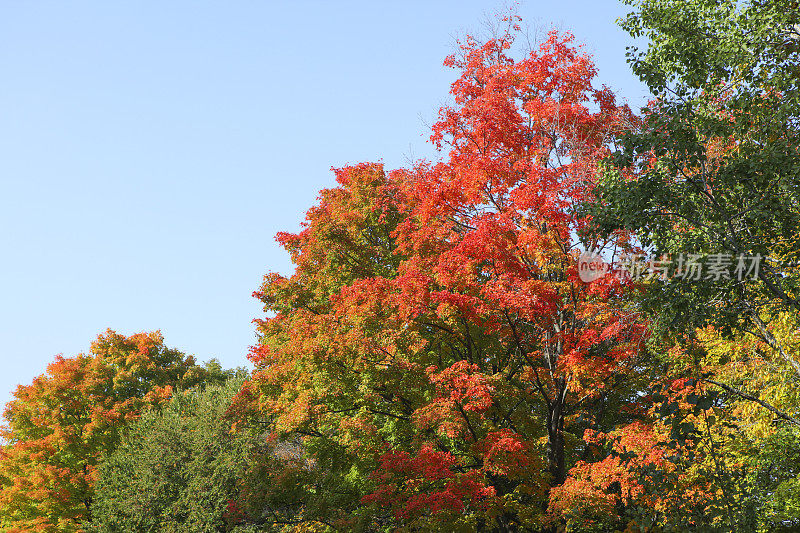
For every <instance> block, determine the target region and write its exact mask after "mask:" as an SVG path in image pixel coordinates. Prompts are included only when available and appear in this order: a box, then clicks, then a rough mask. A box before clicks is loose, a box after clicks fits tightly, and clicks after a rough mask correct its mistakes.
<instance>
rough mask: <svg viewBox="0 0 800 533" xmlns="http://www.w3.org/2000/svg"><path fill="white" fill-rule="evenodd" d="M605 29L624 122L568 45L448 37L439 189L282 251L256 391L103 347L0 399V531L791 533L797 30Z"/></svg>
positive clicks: (322, 217) (411, 191)
mask: <svg viewBox="0 0 800 533" xmlns="http://www.w3.org/2000/svg"><path fill="white" fill-rule="evenodd" d="M625 2H626V3H627V4H629V5H631V6H632V7H633V11H632V12H631V13H630V14H629V15H628V16H627V17H625V18H623V19H622V20H621V24H622V26H623V28H625V29H626V30H627V31H628V32H629V33H630V34H631V35H632V37H634V38H644V39H646V41H647V45H646V46H647V47H646V49H645V50H644V51H640V50H638V49H636V48H631V50H630V53H629V62H630V64H631V66H632V68H633V70H634V72H635V73H636V74H637V75H638V76H639V77H640V78H641V79H642V81H643V82H645V83H646V84H647V85H648V87H649V88H650V90H651V92H652V94H653V97H654V98H653V100H652V101H651V102H650V103H649V104H648V106H647V107H646V108H644V109H643V110H642V113H641V115H637V114H634V113H633V112H632V111H631V110H630V109H628V107H627V106H624V105H620V104H619V103H618V102H617V99H616V98H615V96H614V94H613V93H612V92H611V91H610V90H609V89H608V88H606V87H603V86H598V85H597V84H596V81H595V76H596V74H597V73H596V70H595V67H594V66H593V64H592V60H591V57H590V56H589V55H588V54H586V53H585V52H584V51H583V50H582V49H581V47H579V46H577V45H576V44H575V43H574V39H573V37H572V36H571V35H569V34H564V33H558V32H552V33H550V34H548V35H547V37H546V38H545V39H544V40H543V41H542V42H541V43H539V45H538V46H537V47H535V48H534V49H531V50H527V51H524V52H520V51H516V48H515V37H516V36H517V35H518V33H519V27H518V26H517V23H518V20H519V19H518V18H517V17H515V16H510V17H506V18H504V19H502V25H501V26H500V27H498V28H496V29H495V30H496V31H495V32H494V34H493V36H492V38H489V39H486V40H479V39H476V38H472V37H467V38H466V39H464V40H463V41H461V42H460V43H459V47H458V50H457V51H456V53H455V54H453V55H452V56H450V57H448V58H447V59H446V62H445V64H446V65H447V66H449V67H451V68H453V69H455V71H456V72H457V78H456V80H455V82H454V83H453V84H452V86H451V97H452V98H451V103H450V104H449V105H446V106H444V107H443V108H442V109H441V110H440V113H439V117H438V120H437V121H436V123H435V124H434V125H433V128H432V136H431V142H432V143H434V145H435V146H436V147H437V148H438V150H439V154H440V157H439V159H438V160H437V161H434V162H427V161H420V162H416V163H415V164H413V165H412V166H411V167H410V168H407V169H399V170H393V171H388V170H386V169H384V167H383V165H381V164H375V163H362V164H358V165H350V166H346V167H344V168H339V169H335V170H334V173H335V177H336V185H335V186H334V187H332V188H329V189H325V190H323V191H321V193H320V196H319V200H318V202H317V204H316V205H315V206H313V207H312V208H311V209H310V210H309V211H308V212H307V214H306V218H305V221H304V223H303V226H302V229H301V231H299V232H298V233H296V234H289V233H281V234H279V235H278V237H277V239H278V242H279V243H280V244H281V245H282V246H283V247H284V248H285V249H286V250H287V252H288V253H289V255H290V257H291V259H292V262H293V264H294V270H293V272H292V273H291V274H289V275H281V274H279V273H270V274H267V275H266V276H265V278H264V282H263V284H262V286H261V287H260V288H259V290H257V291H256V292H255V293H254V296H255V297H257V298H258V299H259V300H260V301H261V302H262V303H263V305H264V310H265V316H264V317H263V318H261V319H258V320H256V323H257V332H258V335H259V340H258V343H257V344H256V345H255V346H254V347H253V348H252V350H251V353H250V356H249V357H250V360H251V362H252V363H253V365H254V370H253V372H252V375H246V373H244V372H242V371H240V372H232V371H227V372H226V371H223V370H222V369H221V368H220V367H219V365H218V364H210V365H207V366H206V367H199V366H197V365H195V364H194V361H193V360H192V359H191V358H187V357H185V356H184V355H183V354H182V353H180V352H178V351H176V350H171V349H168V348H166V347H165V346H164V345H163V340H162V339H161V337H160V336H159V335H158V334H139V335H134V336H132V337H124V336H121V335H118V334H116V333H114V332H111V331H109V332H107V333H106V334H104V335H101V336H100V337H98V340H97V341H96V342H95V343H94V344H93V345H92V350H91V353H90V354H89V355H79V356H77V357H74V358H61V357H59V358H58V359H57V360H56V362H54V363H53V364H52V365H51V366H50V367H49V368H48V371H47V373H46V374H44V375H43V376H40V377H39V378H37V379H36V380H34V382H33V384H32V385H30V386H20V387H19V389H18V390H17V392H16V393H15V399H14V400H13V401H12V402H10V403H9V405H8V408H7V410H6V413H5V418H6V427H5V430H4V433H3V436H4V439H5V443H4V445H3V448H2V450H0V527H2V529H3V530H4V531H31V530H40V531H101V532H112V531H242V532H244V531H252V532H255V531H275V532H278V531H282V532H290V531H291V532H294V531H298V532H299V531H318V532H323V531H325V532H327V531H340V530H342V531H539V532H556V531H559V532H560V531H631V532H633V531H653V532H655V531H720V532H722V531H737V532H738V531H753V532H756V531H758V532H766V531H795V530H797V529H798V528H800V386H798V385H799V384H800V305H798V298H800V295H798V283H800V274H799V271H798V268H797V265H798V261H800V231H799V230H798V227H799V224H800V197H798V191H800V148H798V140H800V130H798V127H799V126H800V123H799V122H798V120H800V92H798V91H799V88H798V83H797V79H798V74H800V33H798V31H800V13H799V12H798V5H797V2H796V0H749V1H744V2H737V1H734V0H625ZM589 249H591V250H595V251H599V252H600V253H602V254H605V255H606V256H607V258H608V257H609V256H611V255H613V257H614V258H618V257H619V256H620V254H645V255H649V258H650V262H649V265H650V266H651V268H653V269H655V265H656V263H657V262H660V263H663V264H667V265H668V266H667V267H666V268H665V269H664V270H663V271H659V272H658V275H655V273H656V272H655V271H654V272H653V274H654V275H649V276H644V277H638V276H630V275H626V274H625V272H621V271H618V270H617V271H611V272H608V274H607V275H602V273H603V272H605V271H597V272H596V273H599V274H601V275H598V276H590V277H586V276H585V274H586V272H585V271H584V270H581V268H580V267H579V265H580V264H582V263H581V261H582V260H583V259H581V258H582V257H585V254H583V255H582V252H584V251H586V250H589ZM745 256H746V257H748V258H749V260H750V263H749V265H747V266H749V267H750V268H746V269H745V270H744V271H742V272H740V274H744V275H737V274H736V270H734V268H737V267H739V268H740V267H741V265H737V264H736V261H737V258H743V257H745ZM592 257H593V259H594V260H597V259H598V258H599V257H600V256H597V255H595V256H592ZM687 257H691V258H692V261H694V262H695V263H696V264H697V265H699V266H700V267H701V270H700V271H701V272H702V268H706V269H711V270H705V272H706V273H708V272H712V274H710V275H696V276H694V275H693V276H689V275H686V263H685V261H686V259H687ZM723 258H730V259H723ZM752 258H758V259H759V260H760V261H761V262H760V268H752V267H753V264H754V263H753V262H752ZM656 259H657V260H658V261H657V260H656ZM673 260H677V261H673ZM726 261H727V262H726ZM675 267H677V268H675ZM682 269H683V270H682ZM628 273H630V271H628ZM234 374H235V375H234Z"/></svg>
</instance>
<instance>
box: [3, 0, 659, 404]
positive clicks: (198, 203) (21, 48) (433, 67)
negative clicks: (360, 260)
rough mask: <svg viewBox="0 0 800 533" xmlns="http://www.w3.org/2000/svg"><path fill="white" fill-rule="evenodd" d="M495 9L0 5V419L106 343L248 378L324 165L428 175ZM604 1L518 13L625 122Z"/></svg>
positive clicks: (610, 6) (639, 97) (324, 177)
mask: <svg viewBox="0 0 800 533" xmlns="http://www.w3.org/2000/svg"><path fill="white" fill-rule="evenodd" d="M505 5H506V4H505V3H501V2H493V1H484V2H479V1H470V0H458V1H451V0H446V1H433V0H427V1H415V0H404V1H403V2H392V3H389V2H376V1H374V0H372V1H369V2H367V1H362V2H347V1H344V2H341V1H340V2H327V1H326V2H323V1H319V2H312V1H300V0H298V1H293V2H289V1H286V2H279V1H272V2H270V1H266V0H263V1H255V0H250V1H229V2H210V1H201V0H193V1H180V0H171V1H169V2H155V1H122V0H121V1H116V2H101V1H94V2H89V1H73V2H64V1H37V2H15V1H13V0H0V404H5V402H6V401H8V400H10V399H11V393H12V391H13V390H14V389H15V387H16V386H17V384H20V383H22V384H28V383H30V382H31V381H32V379H33V378H34V377H35V376H37V375H39V374H41V373H43V372H44V371H45V369H46V367H47V364H48V363H49V362H51V361H52V360H53V358H54V356H55V355H56V354H59V353H61V354H63V355H64V356H72V355H76V354H78V353H80V352H86V351H88V349H89V344H90V343H91V341H92V340H93V339H94V338H95V337H96V336H97V335H98V334H99V333H102V332H103V331H105V330H106V329H107V328H111V329H114V330H116V331H118V332H120V333H124V334H132V333H136V332H139V331H151V330H156V329H159V330H161V332H162V333H163V335H164V337H165V341H166V344H167V345H169V346H172V347H176V348H178V349H181V350H183V351H185V352H186V353H189V354H193V355H194V356H195V357H196V358H197V359H198V360H200V361H206V360H208V359H210V358H212V357H216V358H218V359H219V360H220V361H221V362H222V364H223V366H225V367H236V366H247V365H248V363H247V360H246V355H247V351H248V347H249V346H250V345H252V344H254V343H255V341H256V337H255V328H254V326H253V324H252V319H254V318H257V317H261V316H263V311H262V309H261V307H260V306H259V303H258V301H257V300H255V299H254V298H252V296H251V294H252V292H253V291H254V290H256V289H257V288H258V286H259V284H260V281H261V278H262V277H263V275H264V274H265V273H267V272H270V271H277V272H281V273H284V274H289V273H291V263H290V261H289V259H288V256H287V254H286V253H285V252H284V251H283V250H282V249H281V248H280V247H279V246H278V245H277V243H276V242H275V241H274V235H275V233H277V232H278V231H296V230H297V229H298V228H299V225H300V222H301V221H302V220H303V218H304V215H305V211H306V210H307V209H308V208H309V207H311V206H312V205H313V204H314V203H315V200H316V198H317V194H318V191H319V190H320V189H322V188H325V187H330V186H332V185H333V184H334V178H333V174H332V172H331V171H330V168H331V167H340V166H343V165H346V164H348V163H358V162H362V161H382V162H384V163H385V165H386V166H387V167H388V168H397V167H401V166H407V165H408V162H409V161H410V160H414V159H417V158H421V157H425V158H434V157H436V153H435V152H434V151H433V149H432V147H431V146H430V144H429V143H427V138H428V137H429V135H430V130H429V128H430V124H431V123H432V122H433V121H434V119H435V117H436V112H437V110H438V108H439V106H440V105H441V104H442V103H444V102H446V101H447V94H448V90H449V85H450V83H451V82H452V81H453V80H454V79H455V77H456V72H455V71H453V70H450V69H447V68H445V67H444V66H443V65H442V62H443V60H444V58H445V57H446V56H447V55H448V54H449V53H451V52H452V51H454V40H453V39H454V37H455V36H457V35H461V34H463V33H464V32H465V31H466V32H469V31H472V32H480V30H481V27H482V25H481V23H482V21H484V20H485V19H486V16H487V15H488V16H490V17H491V15H492V14H493V13H496V12H498V11H500V10H502V9H504V6H505ZM626 10H627V8H626V6H623V5H622V4H621V3H619V2H618V1H616V0H590V1H578V0H561V1H560V2H552V1H541V0H528V1H527V2H524V3H522V4H520V6H519V9H518V12H519V14H520V15H521V16H522V17H523V19H524V24H527V25H529V26H531V27H532V28H544V29H547V28H549V27H551V26H556V27H558V28H560V29H563V30H569V31H571V32H572V33H574V34H575V36H576V38H577V40H578V41H579V42H582V43H584V46H585V48H586V50H587V51H589V52H591V53H592V54H593V55H594V59H595V62H596V65H597V67H598V70H599V74H598V80H597V83H598V85H599V84H606V85H608V86H610V87H611V88H612V89H614V90H615V91H616V92H617V94H618V95H619V96H620V97H623V98H625V99H626V100H627V101H628V102H629V103H630V104H631V105H632V106H633V107H635V108H636V107H638V106H640V105H641V104H642V103H643V102H644V100H645V98H646V96H647V91H646V89H645V88H644V86H643V85H642V84H641V83H639V82H638V80H636V79H635V77H634V76H633V75H632V74H631V73H630V71H629V68H628V66H627V65H626V63H625V47H626V46H627V45H629V44H631V40H630V38H629V36H627V34H625V33H624V32H623V31H622V30H621V29H620V28H619V27H618V26H617V25H616V24H615V20H616V19H617V18H618V17H620V16H622V15H624V14H625V13H626Z"/></svg>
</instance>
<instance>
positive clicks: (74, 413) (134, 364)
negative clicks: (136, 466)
mask: <svg viewBox="0 0 800 533" xmlns="http://www.w3.org/2000/svg"><path fill="white" fill-rule="evenodd" d="M221 377H222V375H221V373H220V372H219V371H218V369H217V370H215V368H214V366H213V365H212V366H211V367H209V369H206V368H203V367H200V366H198V365H196V364H195V361H194V359H193V358H192V357H191V356H186V355H184V354H183V353H181V352H180V351H178V350H175V349H173V348H168V347H167V346H165V345H164V340H163V337H162V336H161V334H160V333H159V332H153V333H137V334H135V335H131V336H130V337H126V336H124V335H120V334H118V333H116V332H114V331H111V330H108V331H106V332H105V333H103V334H101V335H99V336H98V337H97V339H96V340H95V341H94V342H93V343H92V345H91V350H90V352H89V353H88V354H79V355H77V356H75V357H63V356H58V357H56V360H55V361H54V362H53V363H51V364H50V365H49V366H48V367H47V372H46V373H44V374H42V375H41V376H39V377H37V378H36V379H34V380H33V383H31V384H30V385H20V386H18V387H17V389H16V391H14V398H13V399H12V400H11V401H10V402H9V403H8V404H7V406H6V410H5V413H4V417H5V426H4V427H3V431H2V437H3V439H4V444H3V447H2V450H0V524H1V525H2V527H3V530H4V531H84V530H86V528H87V526H88V523H89V517H90V508H91V505H92V501H93V497H94V483H95V480H96V476H97V466H98V462H99V461H100V458H101V456H102V454H103V452H108V451H110V450H112V449H114V447H115V446H116V445H117V443H118V442H119V439H120V434H121V432H122V431H123V429H124V427H125V426H126V424H128V423H129V422H131V421H133V420H135V419H137V418H138V417H139V415H140V413H141V412H142V411H144V410H147V409H149V408H151V407H153V406H157V405H160V404H161V403H163V402H164V401H166V400H167V399H168V398H169V397H170V396H171V394H172V392H173V390H175V389H185V388H189V387H191V386H193V385H196V384H198V383H203V382H205V381H208V380H209V379H215V378H216V379H219V378H221Z"/></svg>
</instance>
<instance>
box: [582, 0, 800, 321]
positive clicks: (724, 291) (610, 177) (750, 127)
mask: <svg viewBox="0 0 800 533" xmlns="http://www.w3.org/2000/svg"><path fill="white" fill-rule="evenodd" d="M626 3H628V4H630V5H632V6H634V7H635V8H636V9H635V11H634V12H632V13H631V14H629V15H628V16H627V17H626V18H624V19H623V20H622V21H621V23H622V26H623V28H625V29H626V30H627V31H628V32H630V33H631V35H632V36H633V37H640V38H645V39H647V40H648V43H649V46H648V47H647V49H646V51H644V52H642V51H640V50H639V49H637V48H635V47H632V48H630V49H629V54H628V55H629V61H630V64H631V66H632V68H633V70H634V72H635V73H636V74H638V75H639V77H640V78H641V79H642V81H644V82H645V83H647V84H648V86H649V88H650V90H651V91H652V92H653V94H655V95H656V97H657V98H656V100H654V101H653V102H651V103H650V105H649V107H648V108H647V109H645V113H644V120H643V122H642V124H641V127H640V128H639V129H638V130H637V131H634V132H631V133H630V134H628V135H626V136H624V138H623V139H621V142H620V145H619V146H620V150H619V151H618V152H617V153H616V154H615V156H614V157H613V158H612V163H613V164H612V165H609V166H607V167H606V172H605V173H604V178H603V179H602V180H601V182H600V184H599V186H598V187H597V189H596V191H595V192H596V194H597V201H596V202H595V203H594V205H593V206H592V207H591V208H590V209H589V211H590V212H591V213H592V215H593V216H594V220H595V223H596V225H597V227H598V228H599V229H600V230H601V231H602V232H604V233H608V232H612V231H615V230H619V229H622V228H624V229H627V230H630V231H632V232H633V233H634V234H635V236H636V237H637V238H638V239H640V241H641V242H642V243H643V244H644V245H645V246H646V247H647V248H648V250H650V251H652V252H653V254H654V255H661V254H672V255H673V257H674V256H675V254H678V253H686V254H688V253H698V254H712V253H725V254H731V255H734V256H738V255H739V254H745V255H750V256H755V255H760V256H761V257H763V258H764V260H763V261H762V263H761V268H760V272H759V275H758V279H757V280H755V281H753V280H748V281H747V282H746V283H743V282H740V281H739V280H737V279H730V280H726V279H720V280H714V279H703V280H699V281H685V280H684V281H682V280H675V279H673V280H671V281H670V283H654V284H653V286H652V290H651V291H650V292H649V293H648V298H647V299H645V303H647V304H649V307H650V309H652V310H657V311H658V312H657V313H655V314H656V315H657V317H658V318H659V320H660V323H661V324H662V325H664V326H665V327H671V328H678V327H681V326H680V325H681V324H682V325H683V326H687V324H688V326H697V325H703V324H706V323H716V324H718V325H721V326H725V327H728V328H731V327H737V326H740V325H741V323H742V321H745V322H750V323H751V324H752V323H753V322H752V321H751V320H750V317H752V315H753V314H754V313H758V312H759V311H758V310H759V309H762V308H764V307H775V306H777V307H789V308H793V309H795V310H796V311H797V310H800V305H798V300H797V296H798V293H797V289H798V286H799V284H800V273H798V270H797V268H796V265H797V264H798V261H800V237H799V236H800V233H798V227H800V152H798V140H800V129H798V128H799V126H800V86H798V85H797V83H796V80H797V75H798V73H800V39H799V38H800V34H798V25H797V24H798V22H800V15H799V14H798V9H797V2H796V1H795V0H766V1H765V0H751V1H747V2H736V1H733V0H627V1H626ZM767 258H768V259H767ZM734 266H735V265H734ZM756 326H757V327H758V328H760V326H758V325H757V324H756Z"/></svg>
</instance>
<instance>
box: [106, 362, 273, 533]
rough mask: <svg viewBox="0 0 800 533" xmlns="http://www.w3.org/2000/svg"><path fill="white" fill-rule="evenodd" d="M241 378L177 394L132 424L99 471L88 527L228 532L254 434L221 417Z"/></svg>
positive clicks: (235, 513) (235, 519) (256, 434)
mask: <svg viewBox="0 0 800 533" xmlns="http://www.w3.org/2000/svg"><path fill="white" fill-rule="evenodd" d="M242 383H243V376H241V375H240V376H239V377H235V378H231V379H229V380H228V381H227V382H225V383H224V384H221V385H211V386H207V387H205V388H203V389H192V390H189V391H185V392H180V393H178V394H176V395H174V396H173V397H172V399H171V400H170V401H169V403H168V404H167V405H166V406H165V407H164V408H163V409H162V410H161V411H151V412H148V413H146V414H145V415H143V416H142V418H141V419H140V420H139V421H137V422H136V423H134V424H133V425H132V426H131V427H130V429H129V431H128V432H127V433H126V435H125V437H124V438H123V440H122V442H121V444H120V446H119V447H118V448H117V450H116V451H115V452H114V453H112V454H110V455H109V456H108V457H107V458H106V460H105V462H104V463H103V464H102V466H101V467H100V470H99V479H98V483H97V493H96V497H95V502H94V504H93V506H92V515H93V519H94V524H93V529H94V530H95V531H98V532H111V531H115V532H116V531H120V532H121V531H131V532H133V531H227V530H231V529H233V528H234V526H235V524H236V523H237V522H238V521H239V517H238V514H239V510H238V507H237V503H236V502H237V501H238V496H239V492H240V484H241V482H242V480H243V479H244V478H245V475H246V472H247V469H248V467H249V457H250V453H251V451H252V450H253V449H254V448H255V447H257V446H258V443H259V441H260V440H263V439H261V438H260V437H259V432H258V431H254V430H251V429H247V428H244V429H241V430H240V431H238V432H231V424H230V422H229V421H228V420H227V419H226V418H225V416H224V415H225V412H226V410H227V409H228V407H229V405H230V403H231V399H232V398H233V396H234V395H235V394H236V393H237V392H238V391H239V389H240V388H241V386H242Z"/></svg>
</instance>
